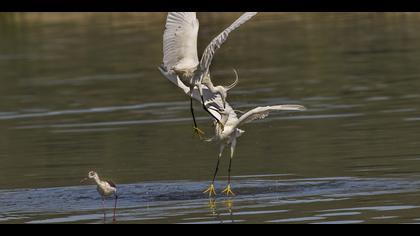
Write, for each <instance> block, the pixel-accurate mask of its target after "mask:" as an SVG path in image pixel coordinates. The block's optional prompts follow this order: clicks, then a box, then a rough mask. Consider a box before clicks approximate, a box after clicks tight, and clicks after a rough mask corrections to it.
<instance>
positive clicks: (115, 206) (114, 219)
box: [113, 195, 118, 222]
mask: <svg viewBox="0 0 420 236" xmlns="http://www.w3.org/2000/svg"><path fill="white" fill-rule="evenodd" d="M117 201H118V195H115V205H114V218H113V221H114V222H115V221H116V218H115V213H116V211H117Z"/></svg>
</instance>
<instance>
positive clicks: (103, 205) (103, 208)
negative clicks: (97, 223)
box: [102, 198, 106, 223]
mask: <svg viewBox="0 0 420 236" xmlns="http://www.w3.org/2000/svg"><path fill="white" fill-rule="evenodd" d="M102 210H103V211H104V223H105V221H106V210H105V198H102Z"/></svg>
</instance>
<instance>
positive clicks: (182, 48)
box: [163, 12, 199, 70]
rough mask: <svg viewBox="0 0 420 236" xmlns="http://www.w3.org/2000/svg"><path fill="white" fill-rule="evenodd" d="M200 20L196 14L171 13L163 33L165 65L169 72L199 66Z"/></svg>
mask: <svg viewBox="0 0 420 236" xmlns="http://www.w3.org/2000/svg"><path fill="white" fill-rule="evenodd" d="M198 25H199V24H198V19H197V17H196V13H195V12H169V13H168V17H167V19H166V25H165V32H164V33H163V64H164V66H165V67H166V68H167V69H168V70H172V69H175V70H188V69H194V68H196V67H197V66H198V64H199V62H198V56H197V35H198Z"/></svg>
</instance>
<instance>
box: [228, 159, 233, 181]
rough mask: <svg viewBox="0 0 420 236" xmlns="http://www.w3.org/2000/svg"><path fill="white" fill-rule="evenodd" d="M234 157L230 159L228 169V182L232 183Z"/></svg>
mask: <svg viewBox="0 0 420 236" xmlns="http://www.w3.org/2000/svg"><path fill="white" fill-rule="evenodd" d="M232 159H233V158H230V161H229V169H228V184H230V172H231V170H232Z"/></svg>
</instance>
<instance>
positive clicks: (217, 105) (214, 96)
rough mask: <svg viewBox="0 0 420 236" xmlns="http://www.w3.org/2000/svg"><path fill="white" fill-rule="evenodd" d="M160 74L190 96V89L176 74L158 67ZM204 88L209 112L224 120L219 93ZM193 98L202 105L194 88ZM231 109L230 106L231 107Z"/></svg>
mask: <svg viewBox="0 0 420 236" xmlns="http://www.w3.org/2000/svg"><path fill="white" fill-rule="evenodd" d="M158 69H159V71H160V73H162V75H163V76H165V78H166V79H168V80H169V81H171V82H172V83H173V84H175V85H176V86H177V87H178V88H180V89H182V90H183V92H184V93H185V94H186V95H188V96H189V94H190V88H189V87H188V86H186V85H185V84H184V83H183V82H182V81H181V79H180V78H179V77H178V76H177V75H176V74H175V73H171V72H170V71H167V70H166V69H165V68H164V67H163V66H160V67H158ZM202 86H203V98H204V103H205V105H206V107H207V109H209V111H210V112H211V113H212V114H213V115H214V117H216V118H217V119H218V120H220V119H222V116H221V115H220V113H219V111H220V110H221V109H222V108H223V101H222V98H221V96H220V94H219V93H213V92H211V90H210V89H209V88H208V87H207V86H205V85H202ZM192 95H193V98H194V99H195V100H196V101H198V102H200V103H202V101H201V97H200V93H199V91H198V89H197V87H195V88H194V91H193V94H192ZM228 106H229V104H228V103H226V107H228ZM229 107H230V106H229Z"/></svg>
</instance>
